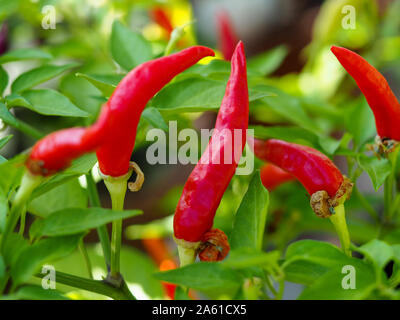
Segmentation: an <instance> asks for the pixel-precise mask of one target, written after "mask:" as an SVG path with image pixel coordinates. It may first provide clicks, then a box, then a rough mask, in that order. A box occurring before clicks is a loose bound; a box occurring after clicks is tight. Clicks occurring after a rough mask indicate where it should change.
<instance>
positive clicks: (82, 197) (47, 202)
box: [28, 179, 87, 218]
mask: <svg viewBox="0 0 400 320" xmlns="http://www.w3.org/2000/svg"><path fill="white" fill-rule="evenodd" d="M86 207H87V193H86V190H84V189H83V188H82V187H81V186H80V184H79V181H78V179H72V180H69V181H66V183H63V184H61V185H59V186H57V187H55V188H53V189H51V190H50V191H48V192H45V193H44V194H42V195H41V196H39V197H36V198H35V199H33V200H32V201H31V202H30V203H29V205H28V211H29V212H30V213H33V214H34V215H36V216H39V217H42V218H46V217H48V216H49V215H50V214H52V213H53V212H56V211H59V210H62V209H66V208H86Z"/></svg>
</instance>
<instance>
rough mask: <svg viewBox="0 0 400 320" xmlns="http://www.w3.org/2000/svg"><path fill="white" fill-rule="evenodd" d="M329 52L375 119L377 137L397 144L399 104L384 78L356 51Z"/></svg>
mask: <svg viewBox="0 0 400 320" xmlns="http://www.w3.org/2000/svg"><path fill="white" fill-rule="evenodd" d="M331 51H332V52H333V54H334V55H335V56H336V58H337V59H338V60H339V62H340V63H341V64H342V66H343V67H344V68H345V69H346V70H347V72H348V73H349V74H350V75H351V76H352V77H353V79H354V80H355V81H356V83H357V85H358V87H359V88H360V90H361V92H362V93H363V94H364V96H365V98H366V99H367V101H368V104H369V106H370V107H371V109H372V112H373V113H374V116H375V122H376V130H377V132H378V135H379V136H380V138H382V139H383V138H389V139H393V140H397V141H400V130H399V128H398V126H399V123H400V103H399V101H398V100H397V98H396V96H395V95H394V93H393V91H392V90H391V89H390V87H389V84H388V82H387V81H386V79H385V78H384V76H383V75H382V74H381V73H379V71H378V70H376V69H375V68H374V67H373V66H371V65H370V64H369V63H368V62H367V61H366V60H365V59H364V58H363V57H361V56H359V55H358V54H356V53H355V52H353V51H351V50H348V49H345V48H341V47H336V46H333V47H332V48H331Z"/></svg>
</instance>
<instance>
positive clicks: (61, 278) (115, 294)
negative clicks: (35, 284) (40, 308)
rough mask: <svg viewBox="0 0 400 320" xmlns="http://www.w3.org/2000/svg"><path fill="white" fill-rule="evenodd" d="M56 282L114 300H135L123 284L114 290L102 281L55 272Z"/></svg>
mask: <svg viewBox="0 0 400 320" xmlns="http://www.w3.org/2000/svg"><path fill="white" fill-rule="evenodd" d="M35 276H36V277H38V278H43V277H44V275H42V274H36V275H35ZM56 281H57V282H59V283H62V284H66V285H68V286H71V287H75V288H79V289H83V290H87V291H91V292H95V293H98V294H102V295H105V296H107V297H110V298H113V299H115V300H136V299H135V297H134V296H133V295H132V294H131V293H130V291H129V289H128V287H127V285H126V283H125V282H123V283H124V285H123V286H122V287H121V288H115V287H113V286H111V285H109V284H107V283H106V282H104V281H100V280H92V279H85V278H82V277H78V276H74V275H71V274H67V273H64V272H60V271H57V272H56Z"/></svg>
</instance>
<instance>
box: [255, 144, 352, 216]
mask: <svg viewBox="0 0 400 320" xmlns="http://www.w3.org/2000/svg"><path fill="white" fill-rule="evenodd" d="M253 143H254V153H255V155H256V156H257V157H258V158H260V159H262V160H264V161H269V162H271V163H273V164H275V165H276V166H278V167H280V168H281V169H283V170H285V171H287V172H289V173H290V174H292V175H293V176H295V177H296V178H297V179H298V180H299V181H300V182H301V184H302V185H303V186H304V187H305V188H306V189H307V191H308V193H309V194H310V195H311V205H312V207H313V209H314V211H315V213H316V214H317V215H319V216H322V217H328V216H330V215H331V212H330V208H331V207H335V206H337V204H338V201H339V200H340V199H342V198H343V196H345V195H346V196H348V195H349V192H350V190H351V187H352V184H351V183H350V182H349V181H348V179H347V178H344V177H343V175H342V174H341V172H340V171H339V169H338V168H337V167H336V166H335V165H334V164H333V162H332V161H331V160H330V159H329V158H328V157H327V156H325V155H324V154H322V153H321V152H319V151H317V150H315V149H313V148H310V147H307V146H303V145H298V144H295V143H289V142H285V141H282V140H276V139H271V140H266V141H262V140H257V139H255V140H254V142H253Z"/></svg>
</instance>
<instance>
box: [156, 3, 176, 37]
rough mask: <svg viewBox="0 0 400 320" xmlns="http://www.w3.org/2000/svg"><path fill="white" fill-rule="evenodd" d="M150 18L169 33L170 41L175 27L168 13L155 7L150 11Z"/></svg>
mask: <svg viewBox="0 0 400 320" xmlns="http://www.w3.org/2000/svg"><path fill="white" fill-rule="evenodd" d="M150 18H151V19H152V20H153V21H154V22H155V23H157V24H158V25H159V26H160V27H161V28H162V29H163V30H164V31H165V32H166V33H167V35H168V39H169V38H170V37H171V33H172V31H173V30H174V27H173V24H172V22H171V18H170V16H169V15H168V13H167V11H166V10H165V9H164V8H162V7H154V8H153V9H151V10H150Z"/></svg>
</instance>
